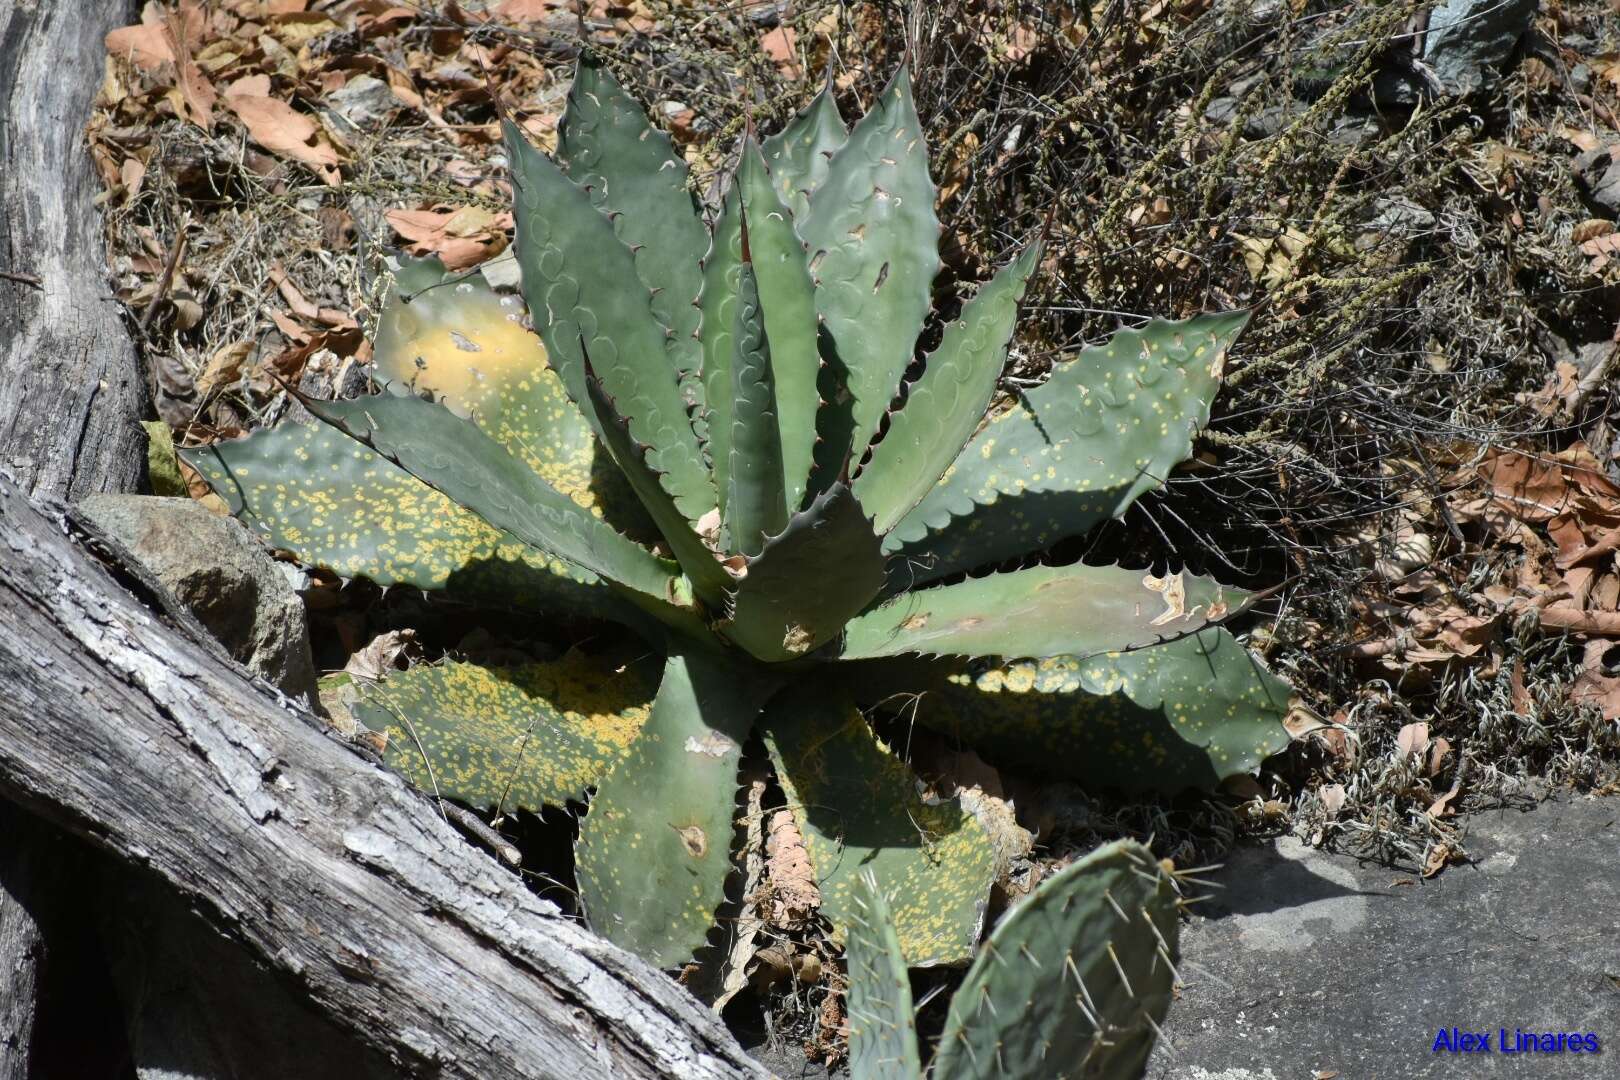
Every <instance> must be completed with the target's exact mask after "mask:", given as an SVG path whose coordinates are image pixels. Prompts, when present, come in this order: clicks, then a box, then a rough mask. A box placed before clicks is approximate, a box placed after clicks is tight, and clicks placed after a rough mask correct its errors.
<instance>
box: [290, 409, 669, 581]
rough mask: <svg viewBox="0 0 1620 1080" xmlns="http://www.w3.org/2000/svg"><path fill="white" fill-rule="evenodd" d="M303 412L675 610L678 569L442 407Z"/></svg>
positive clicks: (516, 532) (528, 537)
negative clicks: (616, 528) (559, 489)
mask: <svg viewBox="0 0 1620 1080" xmlns="http://www.w3.org/2000/svg"><path fill="white" fill-rule="evenodd" d="M305 405H306V407H308V409H309V410H310V412H312V413H314V414H315V416H316V417H318V418H319V419H321V420H324V421H326V422H327V423H329V424H332V425H333V426H334V427H336V428H338V429H339V430H340V431H342V432H344V433H345V434H347V435H348V436H350V437H351V438H353V439H356V440H358V441H359V442H361V443H364V444H365V445H366V446H369V447H371V448H372V449H373V450H375V451H377V452H378V453H379V454H381V455H382V456H383V457H385V458H387V459H388V460H389V461H392V462H393V463H394V464H396V465H398V466H399V467H400V468H402V469H404V470H405V471H407V472H409V473H410V474H411V475H412V476H414V477H416V478H417V479H419V480H421V481H422V482H423V483H425V484H428V485H430V486H432V487H433V488H434V489H436V490H438V491H440V492H443V493H444V494H445V495H446V496H447V497H449V498H450V499H451V500H453V501H454V502H456V503H457V504H458V505H461V506H464V507H466V508H467V509H468V510H471V511H472V512H473V513H475V514H477V515H478V516H479V517H481V518H483V519H484V520H485V521H487V522H489V523H490V524H491V525H493V526H495V527H496V528H497V529H501V530H504V531H506V532H510V533H511V534H512V535H513V536H516V537H517V538H518V539H519V540H522V541H523V542H524V543H526V544H529V545H531V546H533V547H537V548H540V549H541V550H542V551H548V552H550V553H552V554H553V555H557V556H560V557H561V558H564V559H567V560H568V561H569V562H571V563H574V564H575V565H577V566H582V567H584V568H585V569H587V570H590V571H592V572H593V573H596V574H599V575H601V576H602V577H604V578H606V579H607V580H608V581H609V582H611V583H613V584H616V585H619V586H621V587H623V588H625V589H628V590H630V591H631V592H633V593H639V594H641V596H642V598H643V599H645V600H650V601H652V602H654V603H655V604H658V605H660V606H668V605H672V604H673V603H674V602H675V601H674V597H675V596H676V595H677V589H676V584H675V581H674V577H675V574H676V573H677V572H678V571H677V568H675V567H673V566H671V565H670V564H669V563H667V562H665V561H664V560H663V559H660V558H658V557H657V556H656V555H654V554H653V553H652V552H650V551H648V550H647V549H646V548H643V547H640V546H639V545H637V544H636V543H635V542H634V541H632V540H628V539H626V538H625V537H624V536H622V535H620V534H619V533H617V532H614V531H613V528H612V527H611V526H609V525H607V524H606V523H605V522H603V521H602V520H601V519H600V518H596V517H593V516H592V515H591V514H590V513H588V512H587V511H585V510H582V509H581V508H580V506H579V504H577V503H575V502H574V501H573V500H572V499H570V498H568V496H566V495H563V494H561V493H560V492H558V491H557V489H556V488H554V487H552V486H551V485H550V484H547V483H546V482H545V481H544V480H542V479H541V478H540V477H539V476H537V475H535V473H533V472H532V471H530V469H529V467H528V466H527V465H525V464H523V462H522V461H520V460H518V459H517V458H515V457H513V456H512V455H511V454H509V453H507V452H506V450H505V448H503V447H502V446H501V445H500V444H499V443H497V442H495V440H493V439H491V438H490V437H489V436H488V435H485V434H484V433H483V432H482V431H480V430H479V429H478V426H477V425H476V424H474V423H473V422H472V421H470V420H465V419H463V418H461V417H459V416H457V415H455V414H454V413H452V412H451V411H450V410H449V409H446V408H445V407H444V406H443V405H439V404H436V403H434V402H430V401H423V400H422V399H421V398H414V397H393V396H390V395H383V396H380V397H373V398H362V399H360V400H358V401H325V402H321V401H306V402H305Z"/></svg>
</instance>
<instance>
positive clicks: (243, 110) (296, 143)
mask: <svg viewBox="0 0 1620 1080" xmlns="http://www.w3.org/2000/svg"><path fill="white" fill-rule="evenodd" d="M225 104H226V105H227V106H228V107H229V108H230V110H231V111H232V112H234V113H235V114H236V115H237V117H238V118H240V119H241V121H242V123H243V124H244V125H245V126H246V127H247V129H248V134H249V135H251V136H252V137H253V141H254V142H256V143H258V144H259V145H260V146H262V147H264V148H265V149H266V150H269V151H270V152H271V153H273V154H278V155H280V156H282V157H288V158H291V159H293V160H294V161H297V162H300V163H301V164H303V165H307V166H308V167H309V168H310V170H311V171H313V172H314V173H315V174H316V175H317V176H319V177H320V178H321V180H322V181H323V182H324V183H326V184H328V185H329V186H331V187H337V186H338V184H339V183H340V182H341V181H342V175H341V174H340V173H339V172H338V168H337V166H338V162H339V158H338V152H337V150H335V149H334V148H333V147H332V145H331V144H330V143H329V142H327V141H326V139H325V136H324V135H323V134H322V133H321V130H320V127H319V126H318V125H317V124H316V123H315V121H314V120H312V119H311V118H310V117H308V116H305V115H304V114H303V113H301V112H298V111H297V110H296V109H294V108H293V107H292V106H291V105H289V104H287V103H286V102H285V101H281V100H279V99H277V98H273V97H271V96H270V77H269V76H268V75H248V76H244V77H243V78H240V79H238V80H236V81H235V82H234V83H232V84H231V85H230V86H228V87H226V88H225Z"/></svg>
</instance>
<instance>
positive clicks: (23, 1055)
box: [0, 0, 146, 1080]
mask: <svg viewBox="0 0 1620 1080" xmlns="http://www.w3.org/2000/svg"><path fill="white" fill-rule="evenodd" d="M134 10H135V5H134V3H133V2H132V0H100V2H87V3H83V4H58V3H53V2H51V0H45V2H43V3H41V2H38V0H0V467H9V468H10V469H11V470H12V472H13V473H14V475H16V476H17V477H18V478H19V479H20V480H21V482H22V484H23V485H24V487H25V489H26V490H28V491H29V492H31V493H37V494H39V495H42V496H45V495H49V496H78V495H83V494H88V493H90V492H98V491H129V490H133V489H134V487H135V485H136V484H137V483H138V482H139V480H140V477H141V474H142V462H143V457H144V455H143V453H142V442H141V438H142V437H141V434H140V429H139V428H138V427H137V426H136V424H135V423H134V421H135V419H136V418H137V417H138V416H139V415H140V410H141V409H142V408H143V407H144V402H145V398H146V394H145V391H144V388H143V384H142V377H141V369H140V366H139V363H138V362H137V357H136V353H135V347H134V344H133V342H131V341H130V340H129V336H128V335H127V334H126V333H125V331H124V328H123V326H122V324H121V321H120V315H119V310H118V306H117V304H116V303H115V302H113V300H112V298H111V296H110V294H109V290H108V288H107V285H106V281H107V273H106V265H107V263H106V257H105V252H104V250H103V247H102V241H101V231H100V230H101V224H100V217H99V215H98V214H97V213H96V212H95V209H94V207H93V204H92V199H93V197H94V194H95V188H96V184H95V177H94V176H93V174H92V171H91V167H90V161H89V157H88V155H87V154H86V153H85V149H84V134H83V132H84V123H85V120H86V118H87V117H88V116H89V114H90V100H91V98H92V97H93V96H94V94H95V91H96V87H97V85H98V84H99V82H100V78H101V54H102V50H101V39H102V37H103V35H105V34H106V32H107V31H108V30H110V29H112V28H113V27H116V26H120V25H123V24H124V23H126V22H128V21H130V17H131V16H132V15H133V14H134ZM0 819H3V820H4V823H5V827H4V829H3V836H0V1080H25V1078H26V1077H27V1076H28V1070H29V1063H30V1060H31V1058H32V1049H33V1039H34V1032H35V1028H36V1021H37V1019H38V1006H39V997H40V993H41V989H42V978H43V975H44V974H45V971H46V965H47V963H48V960H49V954H50V952H51V949H50V944H51V941H50V939H51V934H50V933H49V932H48V931H49V930H50V927H49V925H48V924H49V920H50V913H51V912H52V911H53V910H56V909H59V908H60V907H61V905H60V904H59V903H57V902H55V901H54V900H53V896H52V894H53V892H54V891H55V890H58V889H61V888H63V887H64V884H63V882H61V881H60V880H59V877H60V875H59V873H58V869H59V868H60V866H61V865H62V863H63V859H62V857H61V855H62V853H61V851H60V850H59V847H58V846H57V845H54V844H53V843H52V841H53V839H54V836H53V834H52V832H51V831H50V830H49V829H47V828H45V827H44V826H42V825H39V824H36V823H33V822H31V821H29V820H27V816H26V815H25V814H23V813H21V812H20V811H17V810H15V809H13V808H10V807H6V808H3V810H0Z"/></svg>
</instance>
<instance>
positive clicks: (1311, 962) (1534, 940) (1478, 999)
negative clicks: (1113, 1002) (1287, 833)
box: [1148, 799, 1620, 1080]
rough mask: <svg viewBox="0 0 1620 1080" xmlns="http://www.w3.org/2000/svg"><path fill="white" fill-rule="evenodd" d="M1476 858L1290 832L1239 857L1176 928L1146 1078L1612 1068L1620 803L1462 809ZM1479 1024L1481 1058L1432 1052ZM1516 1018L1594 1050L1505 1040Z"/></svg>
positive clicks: (1617, 989) (1251, 1079)
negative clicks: (1161, 1021)
mask: <svg viewBox="0 0 1620 1080" xmlns="http://www.w3.org/2000/svg"><path fill="white" fill-rule="evenodd" d="M1467 825H1468V834H1467V840H1466V843H1467V848H1468V851H1469V853H1470V854H1471V855H1472V856H1473V857H1474V859H1475V862H1474V863H1473V864H1472V865H1469V866H1456V867H1452V868H1450V869H1448V870H1446V871H1445V872H1444V873H1443V874H1441V875H1439V876H1438V877H1435V878H1433V879H1430V880H1423V879H1422V878H1421V877H1420V876H1419V875H1418V874H1417V873H1416V872H1414V871H1410V870H1401V869H1392V868H1390V867H1386V866H1379V865H1375V864H1360V863H1357V862H1355V861H1354V860H1351V859H1347V858H1344V857H1342V856H1334V855H1328V854H1324V853H1322V852H1318V851H1314V850H1312V849H1310V848H1307V847H1305V846H1304V845H1303V844H1301V843H1299V842H1298V841H1296V840H1294V839H1292V838H1285V839H1282V840H1279V841H1276V842H1273V843H1269V844H1266V845H1264V846H1262V847H1254V848H1246V849H1242V850H1240V851H1238V852H1236V853H1235V854H1234V855H1233V856H1232V857H1231V858H1230V859H1229V860H1228V862H1227V865H1226V867H1225V868H1224V869H1223V870H1221V871H1220V872H1218V873H1216V874H1215V875H1214V877H1215V878H1216V880H1218V881H1219V882H1220V883H1221V884H1222V885H1223V886H1224V888H1222V889H1221V890H1219V891H1217V892H1216V893H1215V895H1214V897H1213V898H1211V899H1210V900H1207V901H1205V902H1203V903H1201V904H1199V905H1198V907H1197V909H1195V910H1197V911H1199V912H1201V914H1199V915H1196V916H1195V917H1194V919H1193V921H1192V923H1191V925H1189V926H1188V927H1187V929H1186V931H1185V932H1184V934H1183V936H1182V961H1181V969H1180V971H1181V977H1182V980H1183V982H1184V984H1185V985H1184V989H1183V992H1182V995H1181V997H1180V998H1179V999H1178V1000H1177V1002H1176V1004H1175V1005H1174V1006H1172V1007H1171V1009H1170V1016H1169V1020H1168V1023H1167V1024H1166V1025H1165V1032H1166V1034H1167V1035H1168V1036H1169V1038H1170V1040H1171V1042H1172V1043H1174V1045H1175V1052H1174V1053H1173V1054H1172V1053H1171V1052H1169V1051H1167V1050H1165V1049H1164V1048H1163V1047H1160V1048H1159V1049H1158V1050H1156V1051H1155V1054H1154V1058H1153V1061H1152V1064H1151V1066H1150V1068H1149V1070H1148V1075H1149V1077H1151V1078H1153V1080H1212V1078H1215V1077H1222V1078H1225V1080H1261V1078H1264V1077H1273V1078H1274V1080H1285V1078H1292V1077H1310V1076H1313V1075H1323V1074H1329V1073H1337V1075H1339V1076H1341V1077H1345V1078H1350V1077H1357V1078H1385V1077H1388V1078H1392V1080H1393V1078H1397V1077H1399V1078H1402V1080H1422V1078H1427V1077H1437V1078H1438V1077H1447V1078H1450V1077H1460V1076H1469V1077H1477V1076H1530V1075H1532V1074H1534V1075H1535V1076H1536V1077H1537V1078H1538V1080H1541V1078H1546V1080H1562V1078H1565V1077H1571V1078H1573V1077H1580V1078H1583V1080H1585V1078H1588V1077H1595V1076H1605V1075H1612V1074H1613V1068H1612V1064H1613V1062H1612V1059H1613V1057H1614V1055H1616V1054H1620V1026H1617V1025H1616V1024H1615V1018H1616V1017H1617V1016H1620V908H1617V907H1616V905H1615V903H1614V895H1613V893H1614V881H1615V867H1616V865H1620V801H1616V800H1613V799H1581V800H1578V801H1573V802H1552V803H1546V804H1544V805H1542V806H1541V807H1539V808H1538V809H1536V810H1535V811H1533V812H1530V813H1521V812H1493V813H1489V814H1480V815H1476V816H1474V817H1472V818H1471V819H1469V820H1468V822H1467ZM1453 1027H1456V1028H1459V1029H1461V1030H1463V1031H1487V1030H1488V1031H1489V1032H1490V1037H1491V1044H1492V1051H1491V1052H1490V1053H1459V1054H1452V1053H1447V1052H1444V1051H1440V1052H1436V1051H1435V1050H1434V1044H1435V1038H1436V1034H1437V1032H1439V1031H1440V1030H1441V1029H1445V1030H1447V1031H1448V1032H1449V1031H1450V1029H1451V1028H1453ZM1503 1030H1505V1031H1506V1033H1507V1037H1508V1040H1509V1044H1510V1046H1511V1045H1513V1044H1514V1043H1515V1042H1516V1039H1515V1033H1516V1032H1517V1031H1519V1030H1523V1031H1535V1032H1578V1033H1582V1034H1585V1033H1587V1032H1590V1033H1592V1034H1594V1035H1596V1036H1597V1038H1598V1040H1599V1042H1600V1045H1601V1046H1602V1052H1601V1053H1600V1054H1598V1055H1591V1054H1588V1053H1585V1052H1582V1053H1569V1052H1567V1051H1566V1052H1564V1053H1537V1054H1535V1055H1534V1056H1533V1057H1527V1056H1526V1055H1524V1054H1522V1053H1521V1054H1512V1053H1506V1054H1505V1053H1503V1052H1502V1050H1501V1048H1500V1046H1499V1045H1498V1041H1499V1039H1500V1032H1502V1031H1503Z"/></svg>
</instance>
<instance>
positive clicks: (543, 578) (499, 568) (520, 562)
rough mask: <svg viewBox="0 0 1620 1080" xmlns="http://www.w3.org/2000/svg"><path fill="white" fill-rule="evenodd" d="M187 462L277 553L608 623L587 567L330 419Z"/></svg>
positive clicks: (606, 603) (204, 451)
mask: <svg viewBox="0 0 1620 1080" xmlns="http://www.w3.org/2000/svg"><path fill="white" fill-rule="evenodd" d="M180 453H181V456H182V457H183V458H184V459H185V460H186V462H187V463H189V464H190V465H191V466H192V468H194V469H196V470H197V471H198V472H200V473H201V474H202V475H203V477H204V478H205V479H207V481H208V483H209V485H210V486H211V487H212V488H213V489H214V491H215V492H216V493H218V495H219V496H220V497H221V498H222V499H224V500H225V503H226V505H227V506H229V507H230V509H231V512H232V513H234V514H236V515H237V516H238V517H240V518H241V519H242V521H243V522H244V523H245V524H246V525H248V527H249V528H252V529H253V530H254V531H256V532H257V533H259V535H261V536H263V537H264V539H265V540H266V542H268V543H269V544H270V546H271V547H275V548H280V549H281V550H283V551H290V552H292V553H293V554H294V555H295V556H297V557H298V560H299V561H300V562H302V563H304V564H305V565H308V566H319V567H323V568H325V569H327V570H331V571H332V572H333V573H335V574H338V575H340V576H342V577H363V578H367V579H369V580H371V581H375V582H376V583H377V584H379V585H410V586H414V587H415V588H418V589H427V590H446V591H451V592H454V593H455V595H456V596H457V597H458V598H461V599H466V600H469V601H474V602H488V603H494V604H498V605H499V606H502V607H513V608H520V609H539V610H545V609H549V610H557V611H574V612H578V613H580V614H591V615H598V616H603V615H607V616H612V615H613V614H614V613H615V612H616V611H617V608H618V604H617V602H616V601H615V600H614V597H613V595H612V593H611V591H610V590H609V589H608V588H607V587H606V586H604V585H602V584H601V583H600V579H598V578H597V576H596V575H595V574H593V573H591V572H590V571H589V570H586V569H584V568H583V567H579V566H575V565H574V564H572V563H569V562H566V561H565V560H563V559H559V558H557V557H556V556H555V555H553V554H550V553H547V552H544V551H540V550H537V549H535V548H533V547H530V546H529V545H528V544H525V543H523V542H522V541H521V540H519V539H517V537H515V536H513V535H511V534H510V533H507V532H503V531H502V530H500V529H498V528H496V527H494V526H493V525H490V524H489V523H488V522H486V521H485V520H484V519H483V518H481V517H479V516H478V515H477V514H474V513H473V512H471V511H470V510H465V509H463V508H461V507H460V506H457V505H456V504H455V503H453V502H451V501H450V500H449V499H447V498H446V497H445V496H444V495H443V494H441V493H440V492H438V491H436V490H434V489H433V488H431V487H429V486H428V485H427V484H424V483H422V481H420V480H418V479H417V478H416V477H414V476H412V475H411V474H410V473H408V472H406V471H405V470H404V469H402V468H400V467H399V466H398V465H395V464H394V463H393V462H391V461H387V460H385V459H384V458H382V457H380V456H378V455H377V454H376V453H374V452H373V451H371V450H369V449H367V448H366V447H364V446H362V445H360V444H359V443H357V442H355V441H354V440H353V439H351V438H349V437H348V436H346V435H344V434H342V433H341V432H339V431H337V430H335V429H333V428H330V427H327V426H326V425H324V424H295V423H290V422H289V423H282V424H279V425H277V426H276V427H273V428H266V429H264V430H262V431H256V432H254V433H253V434H252V435H249V436H248V437H247V438H245V439H235V440H231V441H228V442H218V443H214V444H213V445H211V446H205V447H200V448H198V449H194V450H183V451H181V452H180Z"/></svg>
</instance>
